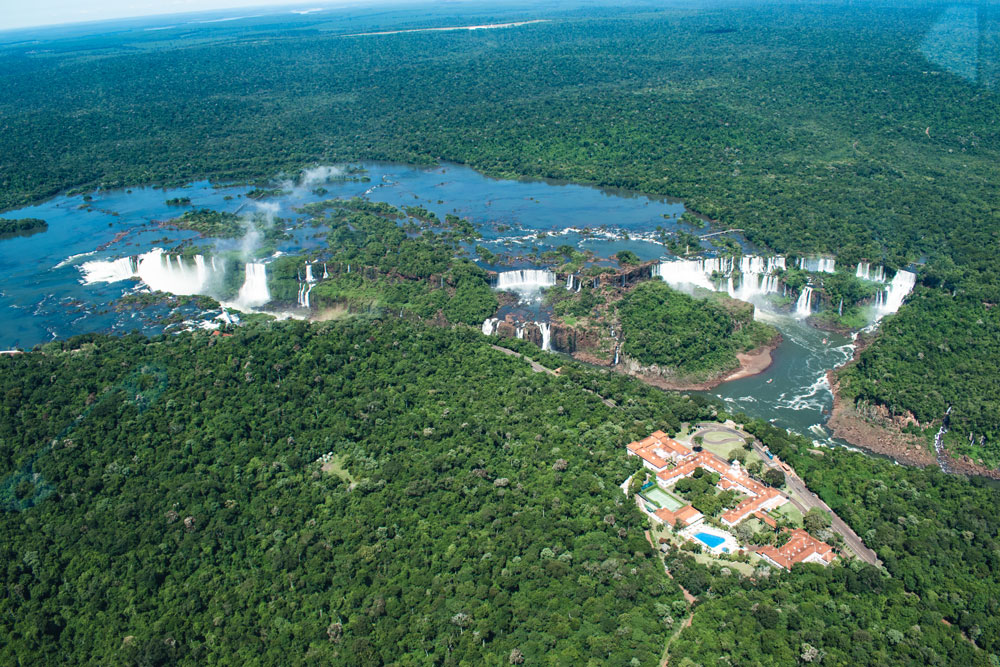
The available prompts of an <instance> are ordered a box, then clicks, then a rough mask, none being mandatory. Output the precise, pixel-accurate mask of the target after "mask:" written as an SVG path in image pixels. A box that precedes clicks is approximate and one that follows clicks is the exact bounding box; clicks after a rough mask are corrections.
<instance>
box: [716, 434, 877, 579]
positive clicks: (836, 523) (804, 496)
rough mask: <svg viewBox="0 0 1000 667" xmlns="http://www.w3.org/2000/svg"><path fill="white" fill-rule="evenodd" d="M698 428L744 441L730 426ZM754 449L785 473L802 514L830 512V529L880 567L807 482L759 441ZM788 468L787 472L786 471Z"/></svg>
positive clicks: (862, 555) (848, 545) (852, 548)
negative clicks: (814, 510)
mask: <svg viewBox="0 0 1000 667" xmlns="http://www.w3.org/2000/svg"><path fill="white" fill-rule="evenodd" d="M698 427H699V428H700V429H703V430H705V431H716V432H725V433H729V434H731V435H733V436H734V437H737V438H740V440H741V441H742V436H741V434H740V432H739V431H737V430H736V429H734V428H730V427H728V426H722V425H721V424H712V423H702V424H698ZM753 448H754V451H756V452H757V453H758V454H760V457H761V458H762V459H764V464H765V465H766V466H768V467H770V468H777V469H778V470H781V471H782V472H784V473H785V485H786V486H787V487H788V491H790V492H791V493H790V494H789V495H790V496H791V500H792V504H793V505H795V506H796V507H797V508H798V510H799V511H800V512H802V514H803V515H805V513H806V512H808V511H809V510H810V509H811V508H813V507H818V508H820V509H821V510H823V511H824V512H829V514H830V516H831V522H830V527H831V528H832V529H833V530H834V531H836V532H837V533H840V535H841V536H842V537H843V538H844V544H846V545H847V547H848V548H849V549H850V550H851V551H852V552H854V554H855V555H856V556H857V557H858V558H860V559H861V560H863V561H865V562H866V563H869V564H871V565H875V566H880V565H881V564H882V563H881V561H879V559H878V555H877V554H876V553H875V552H874V551H872V550H871V549H869V548H868V547H866V546H865V543H864V541H862V539H861V538H860V537H858V534H857V533H855V532H854V531H853V530H851V527H850V526H848V525H847V523H846V522H845V521H844V520H843V519H841V518H840V517H839V516H837V514H836V513H835V512H834V511H833V510H832V509H830V507H829V505H827V504H826V503H824V502H823V501H822V500H820V498H819V496H817V495H816V494H815V493H813V492H812V491H810V490H809V487H807V486H806V484H805V482H803V481H802V479H801V478H800V477H799V476H798V475H796V474H795V471H794V470H793V469H792V468H791V467H789V466H788V464H785V466H784V467H783V466H782V465H781V464H779V463H778V462H777V461H775V460H774V459H769V458H768V457H767V455H766V454H765V453H764V448H763V447H762V446H761V444H760V442H758V441H757V440H754V442H753ZM786 467H787V470H786V469H785V468H786ZM788 471H791V472H788Z"/></svg>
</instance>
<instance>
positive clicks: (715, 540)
mask: <svg viewBox="0 0 1000 667" xmlns="http://www.w3.org/2000/svg"><path fill="white" fill-rule="evenodd" d="M694 537H695V539H696V540H698V541H699V542H701V543H702V544H705V545H706V546H708V548H709V549H714V548H715V547H717V546H719V545H720V544H722V543H723V542H725V541H726V538H724V537H719V536H718V535H713V534H712V533H695V534H694Z"/></svg>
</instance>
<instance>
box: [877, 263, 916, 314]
mask: <svg viewBox="0 0 1000 667" xmlns="http://www.w3.org/2000/svg"><path fill="white" fill-rule="evenodd" d="M916 282H917V274H915V273H913V272H912V271H904V270H902V269H900V270H899V271H897V272H896V275H894V276H893V277H892V280H891V281H889V284H888V285H887V286H886V288H885V289H884V290H882V291H880V292H879V293H878V294H877V295H876V296H875V310H876V313H877V319H881V318H883V317H885V316H886V315H889V314H891V313H895V312H896V311H897V310H899V307H900V306H902V305H903V300H904V299H906V297H907V296H908V295H909V294H910V292H912V291H913V286H914V285H915V284H916Z"/></svg>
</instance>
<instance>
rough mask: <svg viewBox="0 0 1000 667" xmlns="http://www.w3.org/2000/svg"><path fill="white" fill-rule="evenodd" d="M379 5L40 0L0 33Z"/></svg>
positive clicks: (13, 11) (19, 9)
mask: <svg viewBox="0 0 1000 667" xmlns="http://www.w3.org/2000/svg"><path fill="white" fill-rule="evenodd" d="M376 2H377V0H340V1H338V2H323V1H321V2H310V0H109V1H108V2H105V3H100V4H97V5H94V4H91V3H86V2H83V1H82V0H40V1H39V2H37V3H26V4H24V5H19V6H14V7H11V8H9V9H8V11H6V12H4V14H3V16H2V17H0V32H6V31H11V30H30V29H31V28H52V27H58V26H63V25H73V24H81V23H98V22H103V21H114V20H119V19H121V20H128V19H143V18H155V17H157V16H174V15H185V14H187V15H193V14H208V13H211V12H218V11H238V10H243V9H245V10H247V11H248V12H249V13H248V15H247V18H249V17H250V16H251V15H253V12H264V13H268V12H269V11H279V12H285V11H287V12H300V13H313V12H321V11H329V10H332V9H339V8H345V7H352V6H361V5H368V4H376ZM406 2H407V0H393V2H392V4H404V3H406ZM237 18H241V17H236V16H234V17H231V18H230V17H226V18H223V19H221V20H236V19H237ZM213 20H220V19H213ZM206 22H207V21H206Z"/></svg>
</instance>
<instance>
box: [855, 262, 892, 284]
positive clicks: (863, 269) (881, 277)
mask: <svg viewBox="0 0 1000 667" xmlns="http://www.w3.org/2000/svg"><path fill="white" fill-rule="evenodd" d="M854 275H855V276H857V277H858V278H860V279H861V280H867V281H869V282H876V283H884V282H885V268H884V267H882V266H881V265H879V266H876V267H875V268H874V269H872V265H871V262H858V268H857V270H856V271H855V272H854Z"/></svg>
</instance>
